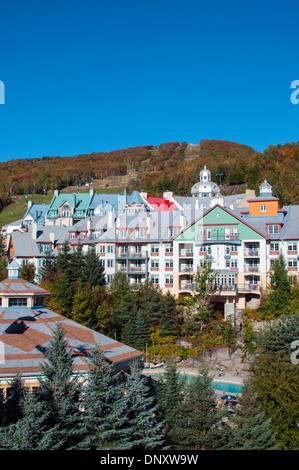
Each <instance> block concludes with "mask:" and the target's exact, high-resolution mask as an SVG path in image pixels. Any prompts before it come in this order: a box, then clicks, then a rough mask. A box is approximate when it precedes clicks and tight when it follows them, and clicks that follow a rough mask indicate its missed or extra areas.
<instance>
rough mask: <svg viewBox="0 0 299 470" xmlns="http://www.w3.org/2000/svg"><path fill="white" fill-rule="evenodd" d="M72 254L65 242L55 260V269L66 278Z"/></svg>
mask: <svg viewBox="0 0 299 470" xmlns="http://www.w3.org/2000/svg"><path fill="white" fill-rule="evenodd" d="M71 258H72V252H71V247H70V245H69V242H68V241H67V240H66V241H65V242H64V243H63V245H62V250H60V251H59V253H58V255H57V258H56V269H57V270H58V271H60V272H61V273H64V274H66V275H67V276H68V275H69V273H70V264H71Z"/></svg>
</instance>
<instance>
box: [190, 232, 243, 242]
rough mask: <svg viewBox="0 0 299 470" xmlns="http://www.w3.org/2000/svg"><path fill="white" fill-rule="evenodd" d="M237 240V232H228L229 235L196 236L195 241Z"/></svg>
mask: <svg viewBox="0 0 299 470" xmlns="http://www.w3.org/2000/svg"><path fill="white" fill-rule="evenodd" d="M238 240H239V234H234V235H233V234H230V235H222V234H218V235H212V236H207V235H206V236H200V235H199V236H198V237H197V241H203V242H210V241H211V242H217V241H219V242H223V241H238Z"/></svg>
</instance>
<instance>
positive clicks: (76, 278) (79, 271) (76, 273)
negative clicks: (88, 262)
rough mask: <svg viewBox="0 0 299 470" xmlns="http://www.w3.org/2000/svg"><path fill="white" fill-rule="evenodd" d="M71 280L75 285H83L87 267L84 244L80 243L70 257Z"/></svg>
mask: <svg viewBox="0 0 299 470" xmlns="http://www.w3.org/2000/svg"><path fill="white" fill-rule="evenodd" d="M69 267H70V273H69V280H70V283H72V284H73V285H79V286H80V285H81V284H82V280H83V273H84V269H85V255H84V253H83V248H82V245H81V244H80V243H79V244H78V245H77V247H76V249H75V251H74V252H73V253H72V256H71V258H70V266H69Z"/></svg>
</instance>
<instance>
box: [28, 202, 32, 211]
mask: <svg viewBox="0 0 299 470" xmlns="http://www.w3.org/2000/svg"><path fill="white" fill-rule="evenodd" d="M32 206H33V201H28V202H27V209H30V207H32Z"/></svg>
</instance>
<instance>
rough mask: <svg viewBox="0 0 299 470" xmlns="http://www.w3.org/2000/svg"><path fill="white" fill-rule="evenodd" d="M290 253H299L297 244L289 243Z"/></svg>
mask: <svg viewBox="0 0 299 470" xmlns="http://www.w3.org/2000/svg"><path fill="white" fill-rule="evenodd" d="M288 251H297V243H288Z"/></svg>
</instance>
